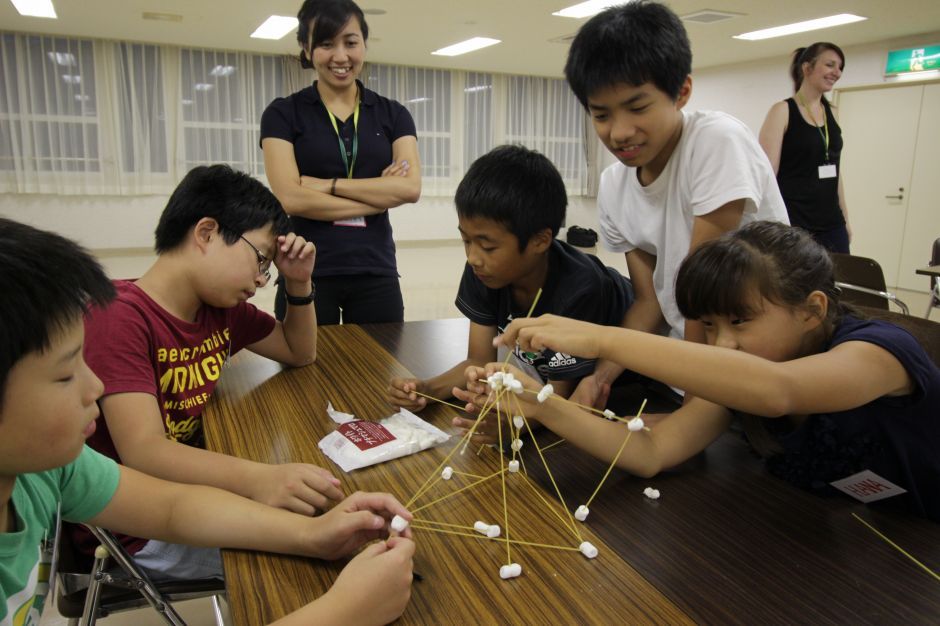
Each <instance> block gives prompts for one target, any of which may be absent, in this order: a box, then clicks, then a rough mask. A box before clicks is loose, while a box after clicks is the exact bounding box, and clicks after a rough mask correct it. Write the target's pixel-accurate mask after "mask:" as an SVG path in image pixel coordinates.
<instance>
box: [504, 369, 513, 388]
mask: <svg viewBox="0 0 940 626" xmlns="http://www.w3.org/2000/svg"><path fill="white" fill-rule="evenodd" d="M515 381H516V377H515V376H514V375H513V373H512V372H506V373H504V374H503V384H504V385H506V386H507V387H512V384H513V383H514V382H515Z"/></svg>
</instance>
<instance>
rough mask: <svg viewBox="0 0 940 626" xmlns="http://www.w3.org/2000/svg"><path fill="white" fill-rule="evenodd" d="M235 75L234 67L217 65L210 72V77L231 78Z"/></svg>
mask: <svg viewBox="0 0 940 626" xmlns="http://www.w3.org/2000/svg"><path fill="white" fill-rule="evenodd" d="M234 73H235V66H234V65H216V66H215V67H213V68H212V69H211V70H209V76H216V77H218V76H231V75H232V74H234Z"/></svg>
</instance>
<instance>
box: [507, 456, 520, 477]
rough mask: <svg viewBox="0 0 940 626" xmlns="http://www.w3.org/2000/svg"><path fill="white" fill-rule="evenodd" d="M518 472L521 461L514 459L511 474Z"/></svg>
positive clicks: (510, 467)
mask: <svg viewBox="0 0 940 626" xmlns="http://www.w3.org/2000/svg"><path fill="white" fill-rule="evenodd" d="M518 471H519V461H517V460H516V459H513V460H512V461H510V462H509V473H510V474H515V473H516V472H518Z"/></svg>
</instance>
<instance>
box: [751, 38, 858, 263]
mask: <svg viewBox="0 0 940 626" xmlns="http://www.w3.org/2000/svg"><path fill="white" fill-rule="evenodd" d="M844 67H845V55H844V54H843V53H842V50H841V49H840V48H839V47H838V46H836V45H835V44H832V43H826V42H818V43H814V44H813V45H811V46H809V47H808V48H800V49H798V50H796V52H794V54H793V62H792V64H791V66H790V73H791V76H792V78H793V83H794V86H795V89H796V93H795V94H794V96H793V97H792V98H787V99H786V100H784V101H783V102H778V103H776V104H775V105H774V106H773V107H771V109H770V112H769V113H768V114H767V119H766V120H765V121H764V125H763V126H762V127H761V131H760V143H761V146H763V148H764V151H765V152H766V153H767V156H768V158H769V159H770V162H771V165H773V167H774V170H775V171H776V173H777V184H778V185H779V186H780V194H781V195H782V196H783V200H784V202H785V203H786V205H787V212H788V213H789V214H790V223H791V224H792V225H794V226H800V227H802V228H804V229H806V230H808V231H809V232H810V233H812V235H813V237H814V238H815V239H816V240H817V241H819V243H821V244H822V245H824V246H825V247H826V248H828V249H829V250H831V251H833V252H843V253H847V252H848V251H849V239H850V237H851V231H850V230H849V223H848V211H847V209H846V206H845V194H844V193H843V191H842V179H841V171H840V167H841V165H840V156H841V153H842V130H841V129H840V128H839V124H838V123H837V122H836V119H835V117H834V116H833V115H832V108H831V106H830V105H829V101H828V100H827V99H826V98H825V97H823V94H824V93H826V92H828V91H831V90H832V87H833V86H834V85H835V83H836V81H838V80H839V78H840V77H841V76H842V70H843V68H844Z"/></svg>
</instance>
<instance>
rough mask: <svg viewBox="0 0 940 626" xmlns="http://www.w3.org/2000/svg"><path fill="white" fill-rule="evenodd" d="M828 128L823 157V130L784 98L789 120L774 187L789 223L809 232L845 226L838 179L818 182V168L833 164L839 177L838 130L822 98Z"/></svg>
mask: <svg viewBox="0 0 940 626" xmlns="http://www.w3.org/2000/svg"><path fill="white" fill-rule="evenodd" d="M822 101H823V108H824V109H825V110H826V119H827V123H828V125H829V155H828V157H827V156H826V155H825V151H826V150H825V142H824V141H823V135H824V134H825V130H824V129H823V128H817V127H815V126H813V125H812V124H809V123H807V121H806V120H805V119H803V116H802V115H800V110H799V107H798V106H797V104H796V101H795V100H794V99H793V98H787V100H786V103H787V106H788V107H789V110H790V119H789V122H788V123H787V130H786V132H785V133H784V134H783V146H782V147H781V150H780V168H779V169H778V171H777V184H778V185H779V187H780V195H782V196H783V201H784V203H785V204H786V205H787V213H789V215H790V223H791V224H792V225H794V226H801V227H803V228H805V229H806V230H809V231H815V232H820V231H827V230H831V229H833V228H838V227H839V226H841V225H843V224H845V218H844V217H843V215H842V210H841V209H840V208H839V178H838V176H836V177H833V178H823V179H820V178H819V166H820V165H825V164H827V163H831V164H834V165H835V166H836V171H837V172H839V174H840V175H841V171H839V170H840V165H839V158H840V156H841V154H842V129H841V128H839V124H838V123H837V122H836V120H835V118H834V117H833V116H832V109H830V107H829V102H828V101H827V100H826V99H825V98H823V99H822Z"/></svg>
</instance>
